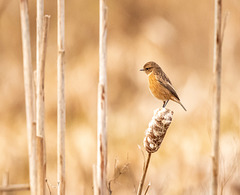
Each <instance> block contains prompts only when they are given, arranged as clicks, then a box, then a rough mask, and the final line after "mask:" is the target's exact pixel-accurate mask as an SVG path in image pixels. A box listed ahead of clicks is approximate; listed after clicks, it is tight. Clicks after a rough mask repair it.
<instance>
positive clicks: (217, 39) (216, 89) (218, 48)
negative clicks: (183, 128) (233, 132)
mask: <svg viewBox="0 0 240 195" xmlns="http://www.w3.org/2000/svg"><path fill="white" fill-rule="evenodd" d="M221 15H222V0H215V19H214V20H215V21H214V57H213V113H212V137H213V146H212V153H213V156H212V184H211V194H212V195H217V192H218V168H219V132H220V102H221V60H222V34H221V22H222V21H221V20H222V18H221Z"/></svg>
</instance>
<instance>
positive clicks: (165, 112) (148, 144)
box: [137, 108, 173, 195]
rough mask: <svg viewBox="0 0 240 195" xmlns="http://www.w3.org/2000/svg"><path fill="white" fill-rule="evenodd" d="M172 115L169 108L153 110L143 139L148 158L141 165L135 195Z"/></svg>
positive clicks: (140, 191) (139, 192) (140, 192)
mask: <svg viewBox="0 0 240 195" xmlns="http://www.w3.org/2000/svg"><path fill="white" fill-rule="evenodd" d="M172 117H173V111H171V110H169V109H166V108H162V109H157V110H155V111H154V115H153V117H152V120H151V121H150V123H149V125H148V129H147V130H146V136H145V138H144V141H143V144H144V148H145V150H146V151H147V152H148V158H147V162H146V165H144V166H143V174H142V177H141V180H140V182H139V186H138V191H137V195H141V194H142V190H143V186H144V181H145V178H146V174H147V170H148V166H149V162H150V159H151V154H152V153H154V152H157V151H158V149H159V148H160V146H161V144H162V141H163V139H164V137H165V135H166V133H167V130H168V128H169V126H170V124H171V122H172Z"/></svg>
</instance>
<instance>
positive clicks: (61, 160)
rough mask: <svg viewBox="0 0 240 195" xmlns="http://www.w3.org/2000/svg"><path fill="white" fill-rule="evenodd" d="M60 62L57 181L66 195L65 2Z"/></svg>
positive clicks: (61, 14)
mask: <svg viewBox="0 0 240 195" xmlns="http://www.w3.org/2000/svg"><path fill="white" fill-rule="evenodd" d="M57 3H58V61H57V72H58V73H57V75H58V76H57V83H58V86H57V93H58V108H57V121H58V122H57V123H58V133H57V181H58V195H64V194H65V126H66V122H65V121H66V119H65V118H66V116H65V115H66V114H65V113H66V110H65V94H64V91H65V89H64V85H65V83H64V75H65V73H64V72H65V2H64V0H58V1H57Z"/></svg>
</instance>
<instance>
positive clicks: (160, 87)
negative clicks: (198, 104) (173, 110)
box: [140, 61, 187, 111]
mask: <svg viewBox="0 0 240 195" xmlns="http://www.w3.org/2000/svg"><path fill="white" fill-rule="evenodd" d="M140 71H144V72H145V73H146V74H147V76H148V87H149V90H150V92H151V94H152V95H153V96H154V97H156V98H158V99H160V100H163V108H165V107H166V105H167V103H168V101H169V100H172V101H174V102H176V103H178V104H180V105H181V106H182V108H183V109H184V110H185V111H187V110H186V108H185V107H184V106H183V104H182V103H181V101H180V98H179V97H178V95H177V92H176V91H175V89H174V88H173V85H172V83H171V81H170V79H169V78H168V76H167V75H166V74H165V73H164V72H163V70H162V68H161V67H160V66H159V65H158V64H157V63H155V62H153V61H150V62H147V63H146V64H145V65H144V66H143V68H142V69H140Z"/></svg>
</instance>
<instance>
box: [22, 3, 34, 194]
mask: <svg viewBox="0 0 240 195" xmlns="http://www.w3.org/2000/svg"><path fill="white" fill-rule="evenodd" d="M20 15H21V29H22V48H23V69H24V88H25V102H26V120H27V134H28V156H29V180H30V186H31V194H32V195H34V194H36V182H37V175H36V125H35V97H34V96H35V92H34V84H33V68H32V57H31V44H30V30H29V15H28V1H27V0H20Z"/></svg>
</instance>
